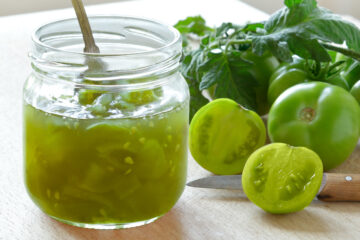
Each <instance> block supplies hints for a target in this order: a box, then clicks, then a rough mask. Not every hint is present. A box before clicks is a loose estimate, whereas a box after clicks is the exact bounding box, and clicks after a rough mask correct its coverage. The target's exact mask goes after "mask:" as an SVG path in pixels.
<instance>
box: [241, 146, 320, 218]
mask: <svg viewBox="0 0 360 240" xmlns="http://www.w3.org/2000/svg"><path fill="white" fill-rule="evenodd" d="M322 176H323V166H322V162H321V159H320V157H319V156H318V155H317V154H316V153H315V152H313V151H311V150H310V149H307V148H304V147H292V146H289V145H287V144H284V143H272V144H269V145H266V146H264V147H262V148H260V149H258V150H256V151H255V152H254V153H253V154H251V156H250V157H249V159H248V160H247V162H246V164H245V167H244V171H243V175H242V185H243V188H244V192H245V194H246V196H247V197H248V198H249V199H250V200H251V201H252V202H253V203H255V204H256V205H257V206H259V207H260V208H262V209H263V210H265V211H267V212H270V213H275V214H280V213H291V212H296V211H299V210H301V209H303V208H305V207H306V206H308V205H309V204H310V203H311V201H312V200H313V199H314V197H315V196H316V194H317V192H318V191H319V188H320V184H321V180H322Z"/></svg>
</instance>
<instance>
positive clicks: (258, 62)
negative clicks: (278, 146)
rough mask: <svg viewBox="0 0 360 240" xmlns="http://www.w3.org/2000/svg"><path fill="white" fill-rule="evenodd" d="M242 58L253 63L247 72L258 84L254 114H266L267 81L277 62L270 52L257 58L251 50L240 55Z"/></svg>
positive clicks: (267, 109)
mask: <svg viewBox="0 0 360 240" xmlns="http://www.w3.org/2000/svg"><path fill="white" fill-rule="evenodd" d="M242 58H243V59H245V60H248V61H251V62H252V63H253V64H252V66H251V67H250V68H249V72H250V73H251V75H252V76H253V77H254V78H255V80H256V81H257V84H258V86H257V88H256V104H257V109H256V112H257V113H258V114H260V115H263V114H266V113H268V111H269V104H268V102H267V98H266V93H267V90H268V87H269V79H270V77H271V75H272V74H273V72H274V71H275V70H276V69H277V68H278V66H279V61H278V60H277V59H276V57H274V56H273V55H272V54H271V53H270V52H266V53H264V54H263V55H262V56H258V55H256V54H254V53H253V52H252V51H251V49H249V50H247V51H245V52H244V53H243V54H242Z"/></svg>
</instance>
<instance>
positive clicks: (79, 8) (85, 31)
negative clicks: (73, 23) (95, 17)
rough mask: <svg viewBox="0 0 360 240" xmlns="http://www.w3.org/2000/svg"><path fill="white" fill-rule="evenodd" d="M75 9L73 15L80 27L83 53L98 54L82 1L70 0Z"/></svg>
mask: <svg viewBox="0 0 360 240" xmlns="http://www.w3.org/2000/svg"><path fill="white" fill-rule="evenodd" d="M71 2H72V5H73V7H74V9H75V13H76V16H77V19H78V22H79V25H80V29H81V32H82V36H83V39H84V43H85V48H84V52H85V53H100V50H99V47H98V46H97V45H96V43H95V40H94V36H93V33H92V30H91V27H90V23H89V19H88V17H87V15H86V11H85V8H84V4H83V2H82V0H71Z"/></svg>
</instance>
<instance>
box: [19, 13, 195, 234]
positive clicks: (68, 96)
mask: <svg viewBox="0 0 360 240" xmlns="http://www.w3.org/2000/svg"><path fill="white" fill-rule="evenodd" d="M90 24H91V26H92V29H93V32H94V37H95V41H96V43H97V45H98V47H99V48H100V54H90V53H83V48H84V44H83V40H82V35H81V31H80V28H79V26H78V23H77V20H76V19H68V20H63V21H58V22H53V23H50V24H47V25H44V26H42V27H40V28H39V29H38V30H37V31H36V32H35V33H34V35H33V38H32V40H33V41H32V49H31V52H30V54H29V55H30V59H31V65H32V68H33V71H32V73H31V75H30V76H29V78H28V79H27V81H26V83H25V87H24V109H23V115H24V159H25V163H24V168H25V185H26V188H27V191H28V193H29V195H30V197H31V199H32V200H33V201H34V202H35V204H36V205H37V206H38V207H39V208H40V209H41V210H42V211H44V212H45V213H46V214H48V215H49V216H51V217H53V218H55V219H57V220H59V221H62V222H65V223H68V224H71V225H75V226H80V227H88V228H98V229H114V228H126V227H131V226H139V225H143V224H146V223H149V222H152V221H154V220H156V219H157V218H159V217H160V216H162V215H163V214H165V213H166V212H168V211H169V210H170V209H171V208H172V207H173V206H174V205H175V203H176V201H177V200H178V199H179V197H180V195H181V194H182V192H183V189H184V186H185V180H186V169H187V136H188V119H189V116H188V112H189V93H188V87H187V84H186V82H185V80H184V78H183V77H182V76H181V74H180V73H179V71H178V70H179V60H180V57H181V50H182V49H181V37H180V35H179V33H178V31H177V30H175V29H174V28H172V27H168V26H166V25H163V24H160V23H158V22H155V21H151V20H146V19H141V18H131V17H118V16H101V17H92V18H90Z"/></svg>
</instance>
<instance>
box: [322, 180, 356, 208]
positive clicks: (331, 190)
mask: <svg viewBox="0 0 360 240" xmlns="http://www.w3.org/2000/svg"><path fill="white" fill-rule="evenodd" d="M325 176H326V185H325V186H324V188H323V189H322V191H321V192H320V193H319V194H318V196H317V197H318V199H319V200H321V201H326V202H336V201H348V202H351V201H353V202H354V201H360V174H353V173H347V174H345V173H342V174H340V173H336V174H335V173H327V174H325Z"/></svg>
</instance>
